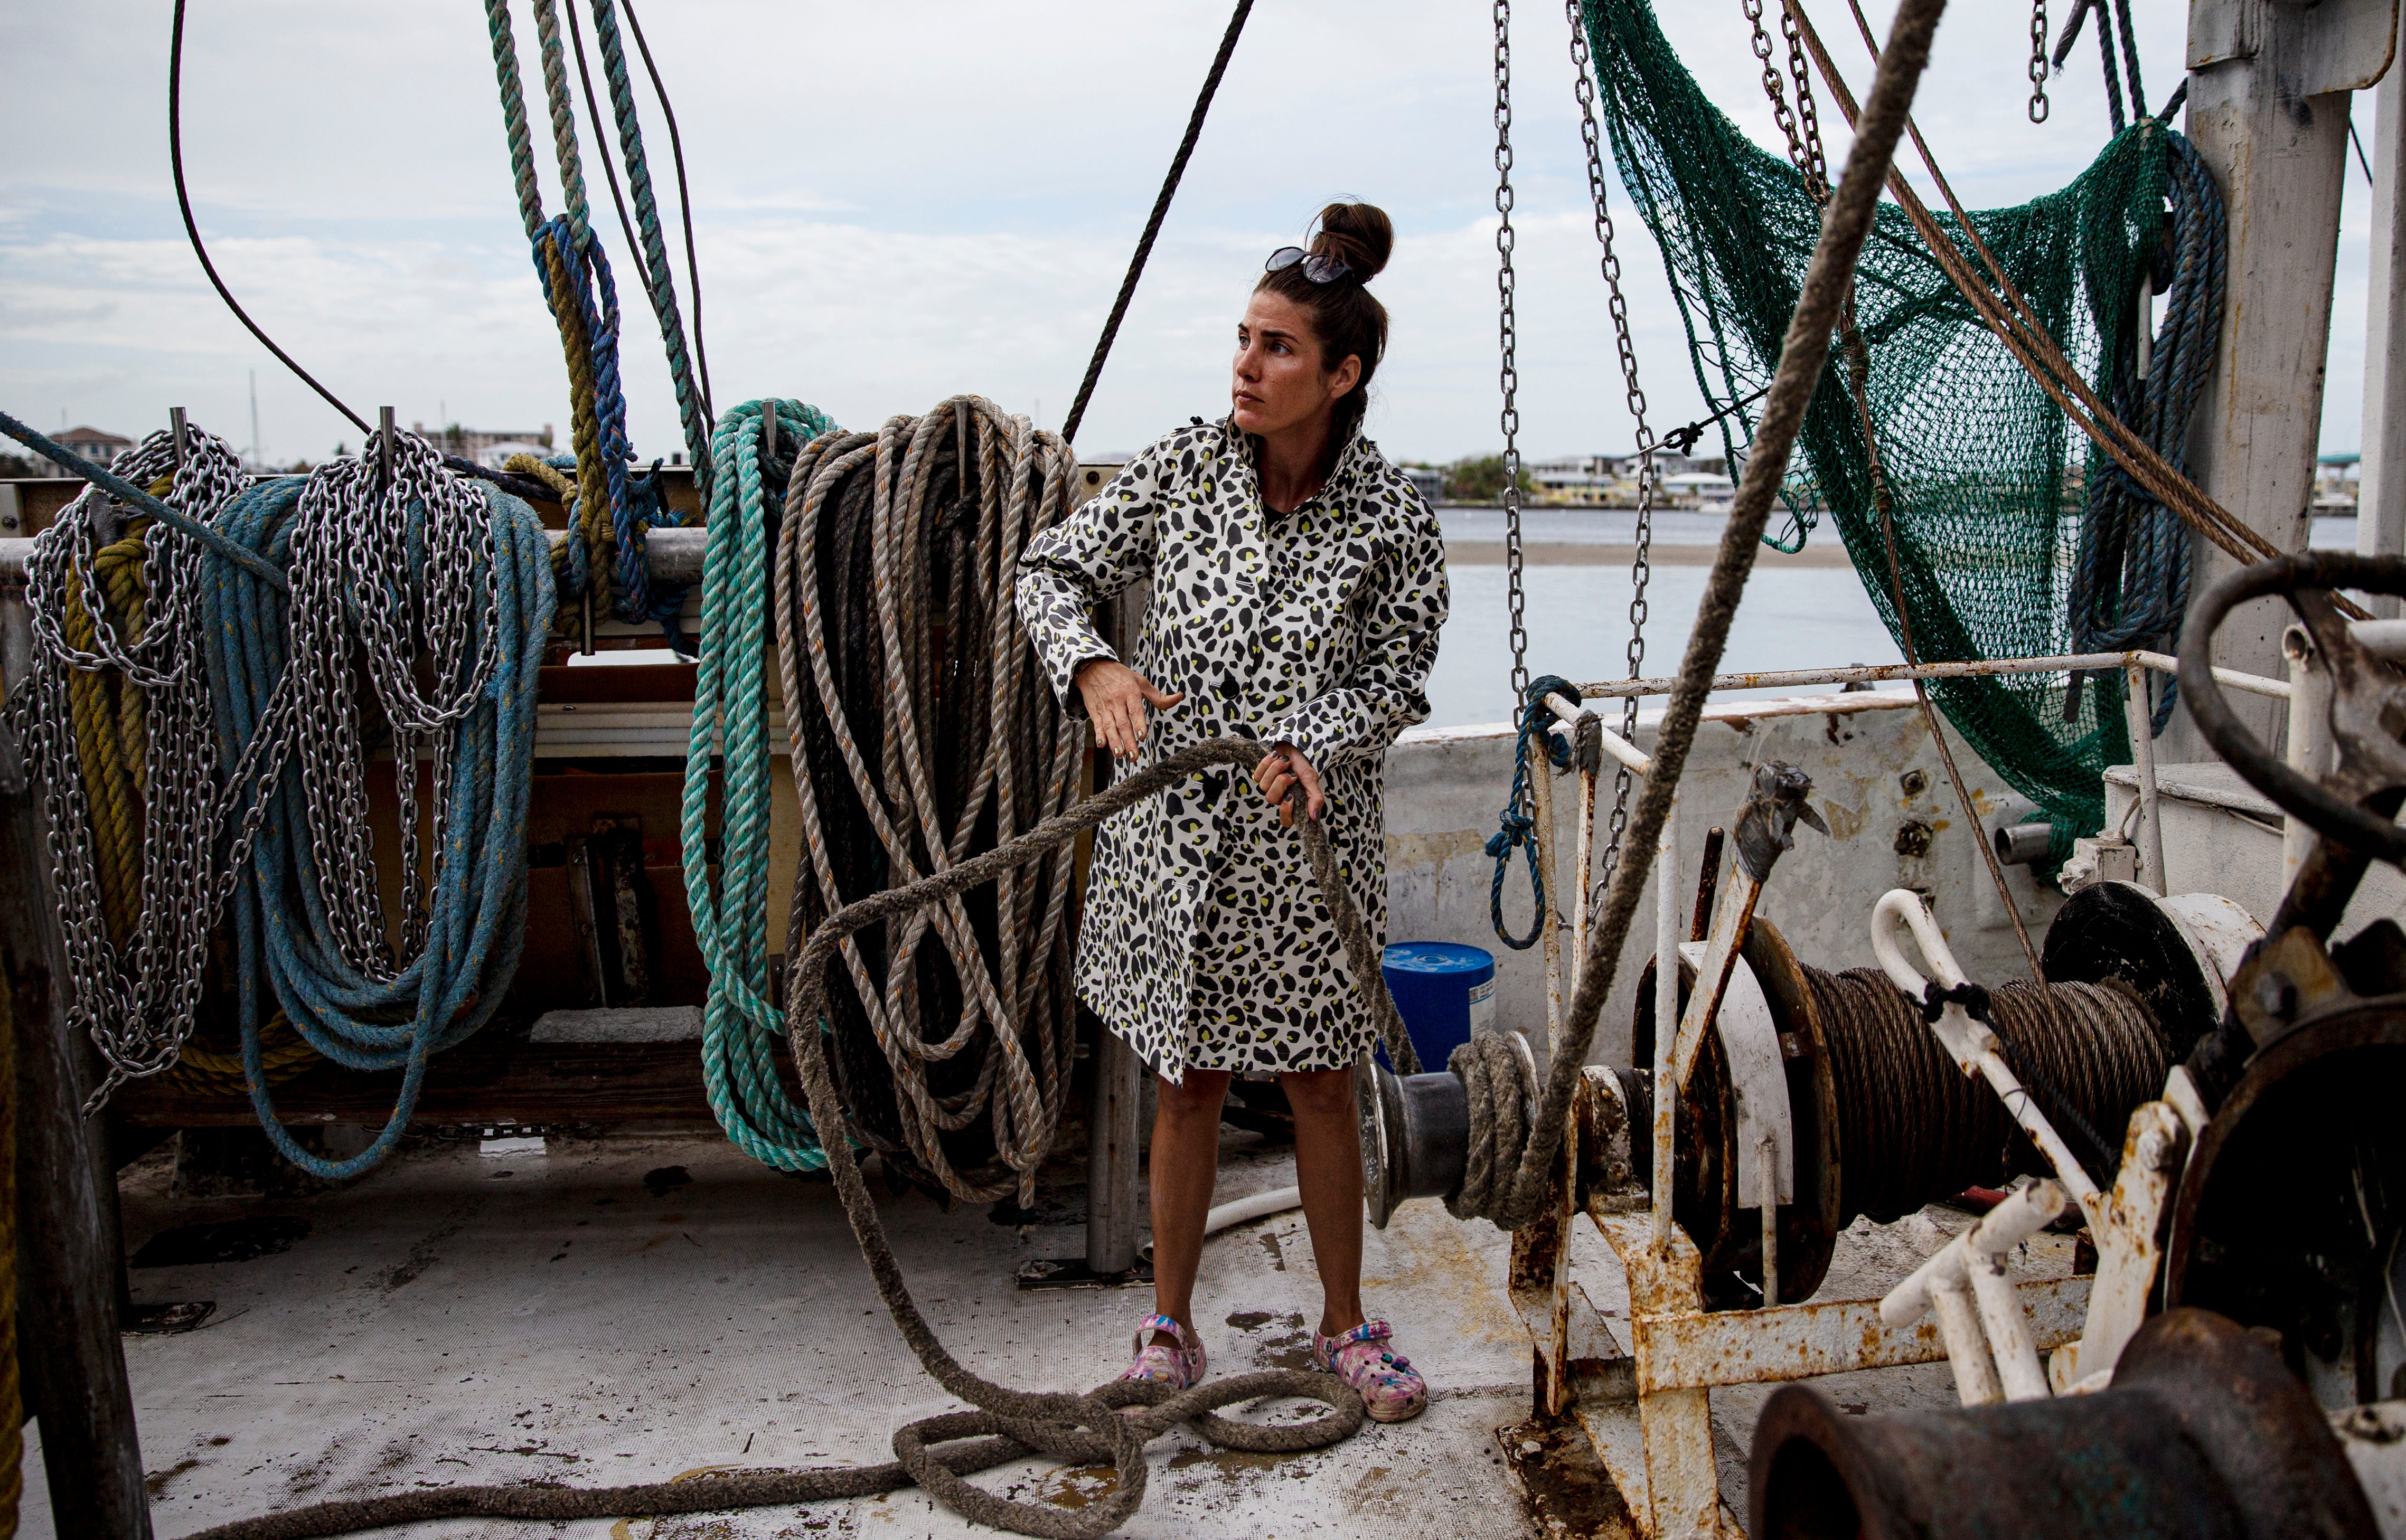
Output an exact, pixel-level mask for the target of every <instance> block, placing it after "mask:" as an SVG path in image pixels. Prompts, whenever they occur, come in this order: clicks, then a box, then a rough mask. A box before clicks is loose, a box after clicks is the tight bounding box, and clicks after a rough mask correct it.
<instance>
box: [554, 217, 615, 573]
mask: <svg viewBox="0 0 2406 1540" xmlns="http://www.w3.org/2000/svg"><path fill="white" fill-rule="evenodd" d="M542 249H543V260H544V266H545V270H546V271H547V272H548V273H549V275H550V277H551V301H552V304H551V311H552V318H553V319H554V320H556V321H557V322H559V347H560V353H561V355H562V356H563V358H564V359H565V360H566V362H567V364H568V402H569V420H570V436H569V445H570V447H571V448H572V450H573V452H574V453H575V456H576V502H575V505H574V506H573V507H572V508H570V509H569V513H570V514H571V516H572V519H571V522H572V526H573V528H574V529H576V530H579V531H580V532H581V533H582V534H583V535H584V537H585V549H586V553H587V560H586V579H585V581H586V584H587V589H586V591H587V593H588V594H589V595H590V596H591V598H592V600H593V609H594V612H595V613H596V614H601V613H603V612H605V611H607V609H608V608H609V603H610V591H611V576H612V572H613V571H614V569H613V566H612V562H613V560H614V558H615V555H616V550H617V539H618V537H617V531H616V530H614V529H612V528H611V525H610V491H609V473H608V470H607V468H606V467H604V466H603V465H602V421H601V417H599V416H598V415H597V413H596V411H595V408H594V404H593V403H594V390H595V389H596V387H595V382H594V378H593V347H592V342H591V339H590V338H589V337H588V336H587V333H586V331H585V315H584V312H583V310H582V309H581V308H580V307H579V306H578V304H577V302H576V286H575V284H574V283H573V281H572V279H571V277H570V275H569V272H568V268H567V265H566V263H564V262H563V261H561V260H560V256H559V247H558V245H557V244H556V243H553V242H550V241H545V242H544V243H542ZM565 550H566V547H565V546H561V547H559V549H558V550H555V551H554V552H553V555H552V560H553V568H554V571H557V570H558V568H559V561H560V559H561V552H564V551H565Z"/></svg>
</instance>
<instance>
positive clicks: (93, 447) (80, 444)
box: [42, 428, 134, 476]
mask: <svg viewBox="0 0 2406 1540" xmlns="http://www.w3.org/2000/svg"><path fill="white" fill-rule="evenodd" d="M59 444H60V445H61V446H63V447H64V448H65V449H66V450H67V451H68V452H69V453H71V454H78V455H81V456H82V457H83V458H84V459H88V460H90V461H92V463H93V464H94V465H97V466H100V467H101V468H103V469H104V470H105V469H106V468H107V467H108V466H109V465H110V464H111V463H113V462H114V461H115V460H116V459H117V457H118V456H119V455H120V454H122V453H124V452H125V451H126V450H128V449H131V448H133V447H134V441H133V440H132V439H130V438H120V437H119V436H118V435H117V434H115V433H109V432H104V431H101V430H100V429H97V428H70V429H68V430H67V431H65V432H64V433H61V434H60V435H59ZM42 474H44V475H46V476H63V475H65V474H66V473H65V472H64V471H62V470H60V469H59V468H58V467H57V466H55V465H52V464H51V463H50V461H48V460H44V461H43V462H42Z"/></svg>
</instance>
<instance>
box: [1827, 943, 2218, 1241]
mask: <svg viewBox="0 0 2406 1540" xmlns="http://www.w3.org/2000/svg"><path fill="white" fill-rule="evenodd" d="M1804 980H1805V982H1806V984H1807V986H1808V987H1809V989H1810V990H1811V993H1812V996H1813V1001H1814V1006H1815V1009H1816V1010H1817V1012H1818V1013H1819V1017H1820V1021H1821V1027H1822V1033H1823V1036H1824V1038H1825V1039H1826V1040H1827V1042H1828V1044H1829V1050H1830V1069H1831V1078H1832V1080H1833V1083H1834V1088H1835V1091H1836V1100H1837V1113H1838V1150H1839V1163H1840V1167H1839V1168H1840V1176H1839V1208H1840V1209H1841V1210H1842V1217H1841V1221H1840V1222H1842V1223H1843V1222H1851V1221H1852V1220H1853V1219H1854V1217H1855V1216H1856V1215H1858V1214H1864V1215H1868V1216H1870V1217H1871V1218H1872V1219H1873V1220H1875V1221H1877V1222H1880V1223H1883V1224H1885V1223H1889V1222H1893V1221H1896V1220H1899V1219H1902V1218H1904V1216H1905V1215H1907V1214H1910V1213H1912V1212H1914V1211H1915V1210H1917V1209H1918V1208H1922V1207H1923V1206H1924V1205H1925V1204H1930V1203H1934V1202H1936V1201H1938V1200H1940V1199H1942V1198H1946V1197H1951V1196H1953V1195H1954V1194H1958V1193H1960V1192H1962V1191H1963V1190H1964V1189H1965V1188H1967V1187H2001V1186H2003V1184H2004V1182H2005V1180H2006V1179H2007V1178H2008V1177H2009V1176H2011V1175H2012V1174H2014V1173H2016V1172H2024V1171H2037V1172H2042V1173H2044V1171H2045V1164H2044V1162H2043V1160H2042V1159H2041V1157H2040V1155H2039V1153H2038V1151H2037V1150H2036V1148H2035V1147H2034V1146H2033V1145H2031V1142H2030V1140H2029V1139H2028V1138H2027V1137H2025V1136H2024V1135H2022V1134H2021V1132H2020V1130H2019V1129H2018V1127H2017V1125H2016V1123H2014V1120H2013V1118H2012V1116H2011V1114H2010V1112H2009V1110H2008V1109H2007V1108H2006V1107H2005V1105H2004V1103H2003V1100H2002V1099H2000V1098H1999V1097H1998V1095H1996V1093H1995V1092H1994V1091H1992V1090H1991V1089H1990V1088H1989V1086H1988V1082H1987V1081H1985V1080H1983V1079H1981V1078H1980V1077H1978V1076H1974V1075H1966V1074H1964V1073H1963V1072H1962V1070H1961V1069H1960V1067H1957V1065H1956V1063H1955V1061H1954V1060H1953V1059H1952V1058H1951V1057H1950V1056H1948V1054H1947V1053H1946V1048H1945V1046H1944V1045H1943V1044H1941V1043H1940V1042H1939V1040H1938V1038H1937V1035H1936V1034H1935V1033H1933V1032H1932V1030H1931V1029H1930V1025H1929V1024H1928V1023H1927V1022H1925V1021H1924V1020H1923V1019H1922V1013H1921V1010H1920V1007H1919V1006H1918V1003H1917V1002H1915V1001H1914V1000H1912V999H1910V998H1908V997H1907V996H1905V994H1904V992H1903V991H1902V990H1900V989H1898V988H1897V987H1896V985H1895V984H1893V983H1891V982H1889V978H1888V975H1887V974H1885V973H1882V972H1880V971H1879V970H1877V969H1875V968H1850V969H1848V970H1847V971H1845V972H1843V973H1825V972H1823V971H1821V970H1820V969H1819V968H1804ZM1988 1001H1989V1010H1990V1013H1991V1019H1990V1025H1991V1027H1992V1029H1993V1030H1994V1031H1995V1033H1996V1035H1997V1037H1998V1038H1999V1040H2000V1041H2001V1042H2003V1043H2004V1044H2005V1045H2007V1048H2008V1053H2009V1057H2010V1058H2011V1059H2012V1060H2013V1061H2014V1062H2015V1063H2016V1064H2017V1065H2018V1066H2020V1067H2022V1071H2021V1078H2022V1079H2023V1080H2024V1081H2026V1082H2027V1083H2030V1084H2032V1085H2035V1086H2040V1087H2044V1088H2045V1089H2043V1090H2041V1091H2040V1093H2039V1109H2040V1110H2041V1111H2043V1112H2045V1114H2046V1116H2047V1118H2048V1121H2049V1122H2051V1123H2056V1124H2057V1125H2058V1127H2059V1131H2062V1127H2063V1124H2065V1123H2067V1122H2068V1121H2071V1120H2074V1119H2076V1120H2078V1123H2080V1124H2085V1125H2086V1126H2088V1128H2090V1129H2102V1130H2105V1131H2107V1132H2108V1133H2109V1134H2110V1133H2118V1132H2119V1130H2120V1129H2121V1128H2122V1127H2123V1125H2124V1124H2126V1123H2129V1122H2130V1114H2131V1113H2132V1112H2133V1111H2135V1110H2136V1109H2138V1108H2139V1106H2140V1105H2141V1104H2143V1103H2144V1102H2146V1101H2148V1100H2150V1099H2152V1098H2153V1097H2155V1096H2156V1095H2158V1093H2160V1092H2161V1091H2162V1089H2163V1083H2164V1076H2165V1074H2166V1073H2167V1072H2168V1071H2169V1069H2170V1067H2171V1062H2172V1061H2171V1051H2170V1047H2169V1045H2168V1044H2167V1043H2166V1041H2165V1039H2164V1036H2163V1032H2162V1029H2161V1028H2160V1027H2159V1026H2158V1024H2157V1023H2156V1020H2155V1018H2154V1016H2153V1015H2152V1014H2150V1013H2149V1012H2148V1010H2146V1008H2145V1007H2144V1006H2143V1005H2141V1004H2140V1003H2139V1002H2138V1000H2137V999H2136V998H2135V997H2133V996H2130V995H2127V994H2125V993H2123V992H2121V991H2119V990H2116V989H2114V988H2112V987H2110V986H2105V985H2098V984H2045V985H2031V984H2028V983H2022V982H2014V983H2008V984H2005V985H2003V986H2001V987H2000V988H1998V989H1996V990H1995V991H1993V992H1992V993H1991V994H1990V995H1989V996H1988ZM2026 1094H2028V1093H2026ZM2058 1096H2059V1097H2060V1098H2061V1100H2060V1102H2059V1104H2057V1105H2048V1103H2050V1102H2055V1101H2056V1100H2057V1097H2058ZM2089 1155H2090V1159H2089V1160H2088V1162H2086V1163H2085V1164H2086V1165H2088V1172H2089V1175H2090V1177H2092V1178H2093V1179H2095V1180H2097V1181H2098V1183H2099V1184H2100V1185H2101V1186H2103V1185H2109V1184H2111V1182H2112V1181H2113V1179H2114V1171H2113V1168H2112V1167H2113V1166H2114V1165H2115V1164H2117V1163H2118V1161H2119V1158H2120V1149H2119V1146H2118V1145H2116V1147H2114V1148H2113V1149H2111V1150H2107V1151H2089ZM2101 1155H2102V1159H2101V1158H2099V1157H2100V1156H2101ZM2101 1167H2102V1168H2101Z"/></svg>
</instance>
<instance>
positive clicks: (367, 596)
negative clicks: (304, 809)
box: [287, 433, 496, 983]
mask: <svg viewBox="0 0 2406 1540" xmlns="http://www.w3.org/2000/svg"><path fill="white" fill-rule="evenodd" d="M291 579H292V601H291V602H292V613H291V614H292V618H291V625H292V659H291V662H290V665H289V666H288V669H287V673H288V675H289V676H290V677H291V678H292V679H293V688H294V689H295V690H296V691H297V692H298V694H299V696H300V699H299V700H298V701H297V702H296V703H295V708H294V709H295V711H296V713H297V716H296V719H295V722H294V728H295V736H296V739H297V742H296V743H295V751H296V752H297V753H298V754H299V756H300V764H301V784H302V786H303V788H304V794H305V799H306V802H307V806H308V817H309V837H310V846H311V857H312V859H313V860H314V861H315V862H316V863H317V864H318V871H319V882H320V886H321V888H322V890H323V892H324V896H325V901H326V918H327V922H328V929H329V930H330V931H331V932H332V934H333V940H334V942H335V945H336V947H337V948H338V949H339V951H340V953H341V954H342V957H343V960H344V961H345V962H346V963H347V964H349V965H350V967H351V968H355V969H357V970H358V971H359V972H360V973H361V974H363V975H365V976H366V977H367V978H369V979H371V980H373V981H374V982H377V983H389V982H393V981H394V980H395V979H396V978H398V977H399V976H400V974H401V972H402V971H403V969H404V968H407V967H408V965H409V964H410V962H412V961H413V960H415V958H416V957H417V956H418V954H419V953H420V952H421V951H422V950H424V947H425V944H426V940H427V934H428V928H429V926H430V925H431V923H432V905H431V903H430V901H429V897H428V896H429V892H430V888H431V886H432V884H433V883H440V882H441V881H442V874H443V869H444V856H445V852H446V851H447V850H448V848H449V845H448V841H447V840H446V835H447V833H448V832H449V831H448V829H447V827H446V825H447V822H448V816H447V815H448V812H449V808H450V804H451V801H452V796H451V784H452V758H453V755H454V753H455V746H456V740H457V738H458V736H459V735H458V734H456V733H453V732H451V731H449V730H448V729H449V728H451V727H452V725H453V724H455V723H458V722H460V721H461V720H463V719H465V718H466V717H467V716H468V715H469V714H470V713H472V712H474V710H475V709H476V705H477V702H478V700H479V699H481V697H482V696H483V693H484V689H485V685H486V684H487V682H488V681H489V680H490V679H491V677H492V673H493V668H494V663H495V653H496V636H495V628H494V627H492V626H491V625H489V624H485V623H484V621H485V618H486V617H487V616H488V615H492V614H494V606H495V595H494V550H493V530H492V521H491V518H490V516H489V510H488V505H487V502H486V500H485V498H484V496H483V495H482V493H481V492H480V491H479V490H478V489H477V487H476V485H475V483H474V482H472V481H470V480H468V479H467V478H465V477H463V476H458V475H455V474H453V473H451V472H450V471H449V470H447V469H446V467H445V466H444V464H443V459H442V457H441V456H440V455H439V454H437V453H436V452H435V450H434V448H433V446H432V445H429V444H428V443H427V442H426V441H425V440H424V439H421V438H418V437H417V436H415V435H413V434H408V433H395V434H394V435H393V449H392V474H391V477H390V479H389V482H388V481H386V480H385V478H384V476H383V474H382V472H381V471H380V469H379V467H378V466H377V464H376V463H375V460H374V459H339V460H331V461H328V462H327V463H326V464H324V465H321V466H319V467H318V470H317V472H316V473H313V474H312V475H311V476H310V478H309V484H308V487H306V488H305V489H304V491H303V492H302V494H301V505H300V508H299V511H298V513H297V514H296V516H295V517H294V520H293V530H292V566H291ZM355 655H360V656H363V657H364V659H365V662H366V665H367V670H366V671H367V675H368V682H369V684H370V685H371V686H372V687H373V689H374V692H375V700H376V705H377V707H378V710H379V713H380V714H381V716H382V718H383V720H384V721H385V723H386V724H387V725H388V726H389V728H390V729H391V733H392V742H391V749H392V766H393V782H394V791H395V793H396V794H397V796H398V798H399V801H400V811H401V830H400V832H401V840H400V845H401V891H402V897H403V915H404V921H403V942H402V949H401V957H400V961H399V962H398V964H396V962H395V959H394V956H393V954H392V951H391V949H390V948H389V946H388V945H387V942H386V940H385V921H384V908H383V905H382V903H381V901H380V900H379V899H378V897H377V893H376V869H375V854H374V851H373V841H372V836H371V834H370V831H369V822H368V789H367V761H368V749H367V744H366V742H364V740H363V738H362V736H361V711H360V701H359V699H358V696H359V693H360V692H359V690H358V688H357V684H356V679H357V675H356V674H355V673H354V671H353V670H352V667H351V662H350V660H351V658H352V657H354V656H355ZM421 681H423V682H424V683H421ZM421 748H424V749H427V750H429V751H430V757H431V759H432V770H433V774H432V786H433V788H434V828H433V841H432V850H433V853H434V870H433V872H432V874H431V882H420V881H419V876H418V860H419V855H418V849H419V842H418V801H419V790H418V752H419V750H420V749H421Z"/></svg>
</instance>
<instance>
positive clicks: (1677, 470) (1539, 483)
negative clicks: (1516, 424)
mask: <svg viewBox="0 0 2406 1540" xmlns="http://www.w3.org/2000/svg"><path fill="white" fill-rule="evenodd" d="M1642 464H1643V459H1642V458H1641V457H1639V456H1637V455H1571V456H1567V457H1565V458H1564V459H1540V460H1532V461H1530V462H1529V481H1530V484H1531V485H1532V486H1533V487H1536V495H1537V500H1538V501H1539V502H1553V503H1564V504H1569V505H1572V506H1583V507H1598V508H1634V507H1635V506H1636V505H1637V476H1638V471H1639V468H1640V467H1641V465H1642ZM1721 471H1722V464H1721V460H1720V457H1719V456H1713V457H1711V458H1709V459H1707V458H1705V457H1703V456H1698V455H1678V454H1673V453H1672V452H1671V451H1670V450H1668V449H1657V450H1655V451H1654V485H1655V488H1656V490H1657V491H1658V493H1660V494H1662V495H1663V501H1664V505H1665V506H1671V505H1673V504H1674V502H1675V500H1683V501H1684V504H1685V505H1687V506H1694V505H1695V504H1696V503H1697V502H1698V501H1699V499H1700V498H1701V499H1702V500H1703V501H1705V502H1706V503H1707V505H1709V503H1710V502H1712V491H1713V484H1715V483H1718V484H1719V486H1720V487H1722V488H1726V487H1728V485H1729V478H1728V477H1727V476H1725V475H1722V474H1721ZM1700 477H1701V478H1704V479H1703V480H1702V481H1699V480H1698V479H1696V478H1700Z"/></svg>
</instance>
